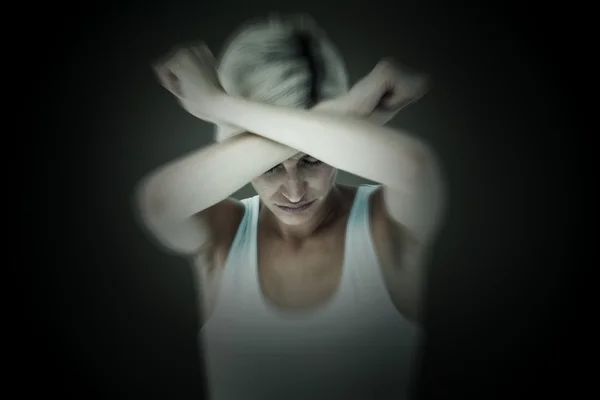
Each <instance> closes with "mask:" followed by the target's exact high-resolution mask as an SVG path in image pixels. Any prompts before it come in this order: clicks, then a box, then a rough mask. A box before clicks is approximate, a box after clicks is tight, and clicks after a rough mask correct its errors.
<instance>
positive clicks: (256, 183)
mask: <svg viewBox="0 0 600 400" xmlns="http://www.w3.org/2000/svg"><path fill="white" fill-rule="evenodd" d="M250 183H251V184H252V187H253V188H254V190H255V191H256V193H258V194H259V195H260V196H261V197H270V196H271V195H272V194H274V193H275V192H277V190H278V188H279V186H280V184H279V183H278V180H277V179H273V178H267V177H264V176H260V177H258V178H256V179H254V180H252V182H250Z"/></svg>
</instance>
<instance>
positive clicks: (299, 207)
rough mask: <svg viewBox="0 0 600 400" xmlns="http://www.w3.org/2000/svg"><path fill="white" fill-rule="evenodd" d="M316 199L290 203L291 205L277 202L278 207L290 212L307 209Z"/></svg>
mask: <svg viewBox="0 0 600 400" xmlns="http://www.w3.org/2000/svg"><path fill="white" fill-rule="evenodd" d="M314 202H315V201H314V200H313V201H308V202H302V203H296V204H290V205H286V206H284V205H281V204H277V207H279V209H281V210H283V211H285V212H288V213H298V212H302V211H304V210H307V209H308V208H309V207H310V206H311V205H312V204H313V203H314Z"/></svg>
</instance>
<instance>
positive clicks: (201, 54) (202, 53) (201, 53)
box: [190, 42, 217, 69]
mask: <svg viewBox="0 0 600 400" xmlns="http://www.w3.org/2000/svg"><path fill="white" fill-rule="evenodd" d="M190 50H191V51H192V53H193V54H194V55H195V56H196V57H197V58H198V59H199V60H200V61H202V62H203V63H205V64H207V65H210V66H211V67H212V68H214V69H216V68H217V59H216V58H215V56H214V54H213V53H212V51H210V49H209V48H208V46H207V45H206V43H204V42H200V43H199V44H197V45H196V46H193V47H191V48H190Z"/></svg>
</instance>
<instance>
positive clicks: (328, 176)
mask: <svg viewBox="0 0 600 400" xmlns="http://www.w3.org/2000/svg"><path fill="white" fill-rule="evenodd" d="M335 177H336V169H335V168H333V167H330V166H323V167H321V168H319V169H317V170H315V171H311V174H310V181H312V183H313V184H314V185H315V186H318V187H319V188H327V187H329V186H331V185H332V184H333V183H334V182H335Z"/></svg>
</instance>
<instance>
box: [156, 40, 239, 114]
mask: <svg viewBox="0 0 600 400" xmlns="http://www.w3.org/2000/svg"><path fill="white" fill-rule="evenodd" d="M154 70H155V72H156V75H157V76H158V79H159V81H160V83H161V85H162V86H163V87H164V88H166V89H167V90H168V91H169V92H171V93H172V94H173V95H174V96H175V97H177V99H178V101H179V103H180V104H181V106H182V107H183V108H184V109H185V110H186V111H188V112H189V113H190V114H192V115H194V116H195V117H197V118H200V119H202V120H205V121H207V122H212V123H215V124H219V121H216V120H215V118H214V111H213V110H214V107H218V106H219V104H220V101H219V99H220V98H222V97H224V96H227V94H226V93H225V91H224V90H223V88H222V86H221V84H220V83H219V78H218V75H217V70H216V60H215V58H214V56H213V54H212V53H211V51H210V50H209V49H208V47H207V46H206V45H205V44H201V45H199V46H189V47H180V48H178V49H176V50H175V51H173V52H171V53H170V54H169V55H167V56H166V57H164V59H163V60H162V61H161V62H159V63H157V64H156V65H155V67H154Z"/></svg>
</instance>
